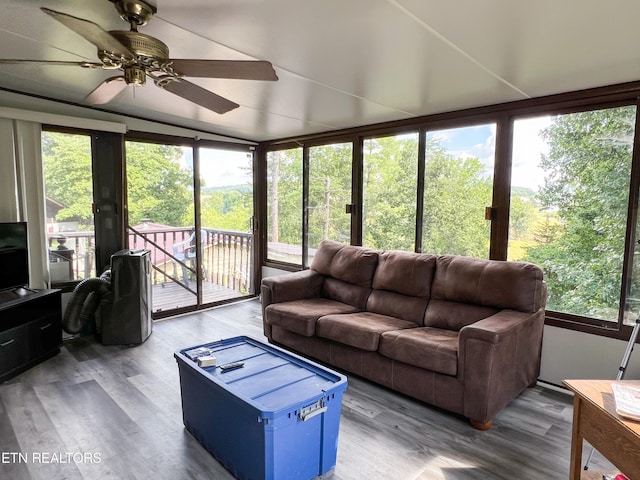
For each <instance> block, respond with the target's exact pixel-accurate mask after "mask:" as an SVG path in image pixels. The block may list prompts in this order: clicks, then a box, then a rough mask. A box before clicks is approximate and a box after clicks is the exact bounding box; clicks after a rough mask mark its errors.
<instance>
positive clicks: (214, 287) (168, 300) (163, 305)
mask: <svg viewBox="0 0 640 480" xmlns="http://www.w3.org/2000/svg"><path fill="white" fill-rule="evenodd" d="M189 287H190V288H191V290H193V291H194V292H195V291H196V284H195V282H190V285H189ZM243 296H246V294H243V293H241V292H239V291H238V290H234V289H232V288H228V287H223V286H222V285H218V284H215V283H211V282H202V303H203V304H210V303H216V302H222V301H225V300H230V299H235V298H241V297H243ZM152 302H153V308H152V311H153V312H161V311H167V310H173V309H179V308H185V307H192V306H194V305H195V304H196V302H197V299H196V296H195V294H193V293H191V292H190V291H189V290H187V289H185V288H183V287H182V286H180V285H178V284H177V283H174V282H169V283H163V284H160V285H154V286H153V292H152Z"/></svg>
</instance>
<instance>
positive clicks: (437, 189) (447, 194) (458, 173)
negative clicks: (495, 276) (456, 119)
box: [422, 124, 496, 258]
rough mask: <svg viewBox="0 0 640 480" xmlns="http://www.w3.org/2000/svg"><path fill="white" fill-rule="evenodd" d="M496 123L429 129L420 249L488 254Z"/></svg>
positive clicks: (481, 255)
mask: <svg viewBox="0 0 640 480" xmlns="http://www.w3.org/2000/svg"><path fill="white" fill-rule="evenodd" d="M495 131H496V126H495V124H488V125H479V126H474V127H462V128H451V129H447V130H438V131H430V132H428V133H427V141H426V155H425V174H424V213H423V217H422V220H423V224H422V232H423V233H422V251H423V252H427V253H437V254H445V253H447V254H457V255H469V256H473V257H480V258H488V257H489V240H490V233H491V230H490V229H491V225H490V223H489V222H488V221H486V220H485V208H486V207H487V206H488V205H491V201H492V191H493V180H492V179H493V170H494V163H495V159H494V157H495Z"/></svg>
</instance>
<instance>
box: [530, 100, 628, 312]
mask: <svg viewBox="0 0 640 480" xmlns="http://www.w3.org/2000/svg"><path fill="white" fill-rule="evenodd" d="M634 121H635V108H634V107H624V108H615V109H608V110H597V111H589V112H582V113H576V114H571V115H562V116H558V117H555V118H554V119H553V122H552V124H551V126H549V127H548V128H547V129H546V130H545V131H544V132H543V138H544V139H545V140H546V141H547V142H548V144H549V154H548V155H546V156H543V157H542V159H541V162H540V166H541V168H543V169H544V171H545V173H546V179H545V185H544V187H543V188H542V189H541V191H540V192H539V196H538V200H539V202H540V204H541V208H542V209H543V210H547V211H552V212H555V215H556V217H557V222H556V223H555V224H554V223H548V224H547V225H544V226H543V227H544V228H543V229H541V230H539V231H538V232H537V235H536V236H537V238H538V242H537V244H536V245H535V246H533V247H531V248H529V250H528V254H527V257H526V259H527V260H529V261H532V262H534V263H537V264H538V265H540V266H541V267H543V269H544V271H545V275H546V280H547V282H548V285H549V292H550V295H549V301H548V308H549V309H551V310H557V311H562V312H568V313H576V314H581V315H591V316H595V317H599V318H603V319H612V318H613V319H615V318H616V317H617V311H618V306H619V298H620V288H621V279H622V261H623V252H624V242H625V232H626V222H627V206H628V205H627V204H628V192H629V178H630V172H631V148H632V144H631V141H630V139H632V138H633V125H634Z"/></svg>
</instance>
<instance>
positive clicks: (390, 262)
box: [373, 250, 437, 299]
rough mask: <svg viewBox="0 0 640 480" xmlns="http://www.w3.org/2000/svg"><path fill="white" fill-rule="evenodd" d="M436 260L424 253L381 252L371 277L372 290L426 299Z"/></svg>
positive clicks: (429, 290) (434, 257) (429, 291)
mask: <svg viewBox="0 0 640 480" xmlns="http://www.w3.org/2000/svg"><path fill="white" fill-rule="evenodd" d="M436 258H437V257H436V256H435V255H430V254H426V253H410V252H400V251H395V250H390V251H386V252H382V253H381V254H380V255H379V259H378V268H376V272H375V274H374V276H373V288H375V289H376V290H388V291H390V292H397V293H402V294H404V295H409V296H411V297H420V298H427V299H428V298H429V294H430V293H431V282H432V281H433V274H434V272H435V270H436Z"/></svg>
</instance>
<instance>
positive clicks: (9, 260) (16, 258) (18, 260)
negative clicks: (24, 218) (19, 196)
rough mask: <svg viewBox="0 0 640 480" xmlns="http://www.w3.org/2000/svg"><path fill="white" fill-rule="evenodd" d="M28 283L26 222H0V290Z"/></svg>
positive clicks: (24, 285)
mask: <svg viewBox="0 0 640 480" xmlns="http://www.w3.org/2000/svg"><path fill="white" fill-rule="evenodd" d="M28 285H29V249H28V248H27V222H0V291H3V290H9V289H15V288H20V287H26V286H28Z"/></svg>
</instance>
